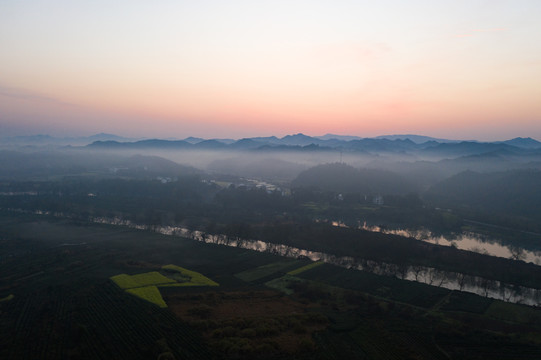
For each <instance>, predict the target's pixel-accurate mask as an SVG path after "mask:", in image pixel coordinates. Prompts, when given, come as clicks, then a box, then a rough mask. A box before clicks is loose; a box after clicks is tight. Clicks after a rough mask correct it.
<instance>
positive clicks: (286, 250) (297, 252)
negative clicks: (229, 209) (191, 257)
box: [92, 218, 541, 306]
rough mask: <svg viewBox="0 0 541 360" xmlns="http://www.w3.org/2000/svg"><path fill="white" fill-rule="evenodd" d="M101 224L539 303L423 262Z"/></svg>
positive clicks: (538, 295) (537, 295)
mask: <svg viewBox="0 0 541 360" xmlns="http://www.w3.org/2000/svg"><path fill="white" fill-rule="evenodd" d="M92 221H94V222H97V223H102V224H110V225H122V226H128V227H131V228H136V229H144V230H151V231H155V232H158V233H161V234H164V235H172V236H181V237H186V238H191V239H193V240H196V241H201V242H205V243H208V244H217V245H224V246H231V247H237V248H242V249H249V250H254V251H259V252H267V253H272V254H277V255H280V256H285V257H291V258H299V257H306V258H309V259H310V260H313V261H323V262H326V263H329V264H332V265H336V266H340V267H344V268H348V269H355V270H363V271H367V272H371V273H373V274H376V275H383V276H393V277H396V278H399V279H403V280H409V281H416V282H419V283H423V284H428V285H432V286H438V287H442V288H445V289H450V290H460V291H465V292H470V293H473V294H477V295H481V296H485V297H489V298H493V299H498V300H503V301H507V302H513V303H520V304H526V305H532V306H539V305H541V290H540V289H533V288H527V287H523V286H517V285H512V284H506V283H502V282H500V281H496V280H490V279H485V278H481V277H478V276H472V275H467V274H461V273H456V272H450V271H443V270H439V269H435V268H431V267H425V266H410V265H397V264H390V263H384V262H376V261H373V260H366V259H356V258H353V257H350V256H335V255H332V254H326V253H322V252H318V251H311V250H305V249H299V248H295V247H291V246H287V245H283V244H274V243H268V242H264V241H261V240H250V239H241V238H238V237H230V236H227V235H223V234H207V233H204V232H202V231H198V230H190V229H187V228H183V227H176V226H148V225H141V224H135V223H133V222H131V221H129V220H123V219H120V218H93V219H92Z"/></svg>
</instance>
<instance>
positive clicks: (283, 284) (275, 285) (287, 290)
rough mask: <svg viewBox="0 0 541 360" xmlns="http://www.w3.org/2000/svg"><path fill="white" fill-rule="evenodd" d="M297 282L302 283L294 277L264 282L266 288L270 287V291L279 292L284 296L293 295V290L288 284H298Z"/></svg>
mask: <svg viewBox="0 0 541 360" xmlns="http://www.w3.org/2000/svg"><path fill="white" fill-rule="evenodd" d="M299 281H303V280H301V279H299V278H296V277H294V276H290V275H286V276H283V277H281V278H277V279H274V280H271V281H269V282H266V283H265V285H266V286H267V287H270V288H271V289H275V290H278V291H281V292H283V293H284V294H286V295H291V294H293V293H294V291H293V289H291V287H290V284H292V283H294V282H299Z"/></svg>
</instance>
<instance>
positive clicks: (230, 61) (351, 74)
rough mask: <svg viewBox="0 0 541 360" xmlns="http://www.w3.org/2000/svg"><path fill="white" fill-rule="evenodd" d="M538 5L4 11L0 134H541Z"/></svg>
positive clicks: (33, 0)
mask: <svg viewBox="0 0 541 360" xmlns="http://www.w3.org/2000/svg"><path fill="white" fill-rule="evenodd" d="M540 14H541V1H539V0H486V1H480V0H478V1H475V0H467V1H464V0H454V1H443V0H408V1H403V0H380V1H373V0H371V1H364V0H355V1H347V0H343V1H340V0H334V1H323V0H310V1H297V0H287V1H281V0H273V1H258V0H246V1H237V0H229V1H223V0H198V1H181V0H156V1H148V0H117V1H110V0H107V1H105V0H93V1H73V0H56V1H55V0H47V1H45V0H25V1H20V0H1V1H0V137H1V136H15V135H31V134H51V135H56V136H72V135H91V134H95V133H100V132H107V133H115V134H118V135H123V136H137V137H163V138H166V137H167V138H170V137H175V138H183V137H187V136H199V137H205V138H211V137H214V138H216V137H219V138H225V137H229V138H242V137H249V136H269V135H276V136H283V135H286V134H293V133H299V132H302V133H304V134H307V135H323V134H326V133H333V134H344V135H345V134H348V135H356V136H362V137H369V136H376V135H384V134H421V135H429V136H435V137H443V138H453V139H478V140H503V139H509V138H513V137H517V136H522V137H527V136H530V137H533V138H537V139H541V41H539V40H540V39H541V21H539V15H540Z"/></svg>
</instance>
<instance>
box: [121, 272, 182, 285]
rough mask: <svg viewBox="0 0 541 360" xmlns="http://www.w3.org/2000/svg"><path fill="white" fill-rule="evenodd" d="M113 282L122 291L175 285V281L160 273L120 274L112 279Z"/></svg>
mask: <svg viewBox="0 0 541 360" xmlns="http://www.w3.org/2000/svg"><path fill="white" fill-rule="evenodd" d="M111 280H113V282H114V283H115V284H117V285H118V286H119V287H120V288H121V289H132V288H138V287H144V286H151V285H163V284H168V283H175V282H176V281H175V280H173V279H169V278H168V277H165V276H163V275H162V274H160V273H159V272H156V271H152V272H148V273H143V274H137V275H126V274H120V275H115V276H112V277H111Z"/></svg>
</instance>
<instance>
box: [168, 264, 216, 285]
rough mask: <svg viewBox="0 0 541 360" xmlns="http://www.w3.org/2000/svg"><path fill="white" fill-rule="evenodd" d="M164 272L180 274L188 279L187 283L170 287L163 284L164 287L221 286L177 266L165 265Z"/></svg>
mask: <svg viewBox="0 0 541 360" xmlns="http://www.w3.org/2000/svg"><path fill="white" fill-rule="evenodd" d="M162 269H163V270H166V271H168V272H176V273H179V274H180V275H181V276H182V277H183V278H186V279H187V281H184V282H181V283H178V284H175V285H172V284H171V285H169V284H166V283H165V284H163V286H219V284H218V283H217V282H215V281H213V280H211V279H209V278H208V277H206V276H204V275H202V274H200V273H198V272H195V271H192V270H188V269H184V268H182V267H180V266H177V265H172V264H169V265H164V266H162Z"/></svg>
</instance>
